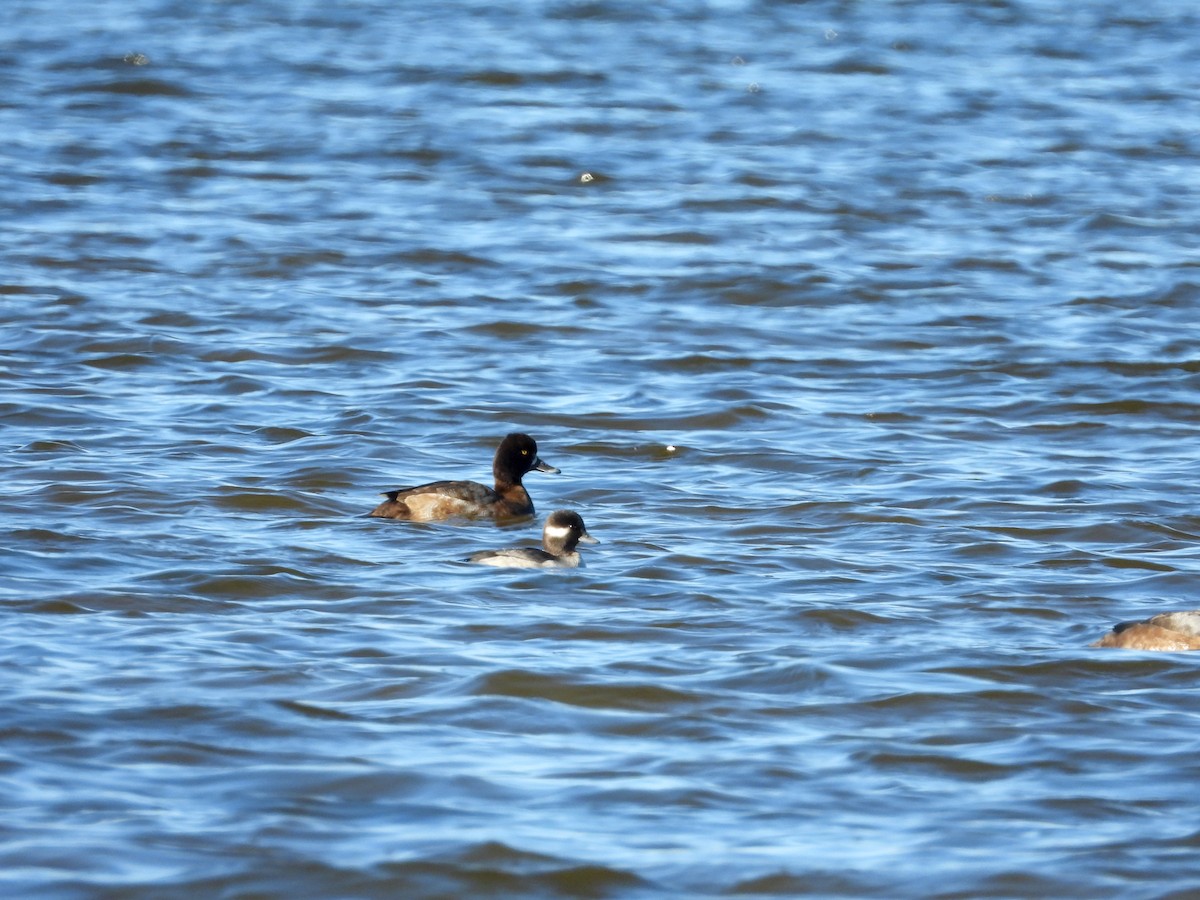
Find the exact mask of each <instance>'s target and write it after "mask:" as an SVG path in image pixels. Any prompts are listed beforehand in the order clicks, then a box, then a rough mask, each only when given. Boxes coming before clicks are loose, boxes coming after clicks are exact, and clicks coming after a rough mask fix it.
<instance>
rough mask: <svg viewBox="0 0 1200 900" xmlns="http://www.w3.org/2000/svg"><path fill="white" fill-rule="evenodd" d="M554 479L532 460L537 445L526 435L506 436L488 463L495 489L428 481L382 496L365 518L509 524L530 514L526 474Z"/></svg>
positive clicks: (538, 461)
mask: <svg viewBox="0 0 1200 900" xmlns="http://www.w3.org/2000/svg"><path fill="white" fill-rule="evenodd" d="M534 471H536V472H546V473H548V474H551V475H557V474H558V469H556V468H554V466H551V465H549V464H547V463H544V462H542V460H541V459H540V458H539V457H538V449H537V442H536V441H535V440H534V439H533V438H531V437H530V436H529V435H527V434H520V433H514V434H510V435H508V436H507V437H505V438H504V440H502V441H501V442H500V446H499V447H497V448H496V456H495V457H494V458H493V459H492V475H493V477H494V478H495V483H496V487H495V489H492V488H489V487H486V486H484V485H482V484H478V483H476V482H474V481H433V482H430V483H429V484H422V485H418V486H416V487H405V488H397V489H396V490H394V491H385V492H384V496H385V497H387V499H386V500H384V501H383V502H382V503H380V504H379V505H378V506H377V507H375V509H374V510H372V512H371V513H370V515H372V516H374V517H375V518H379V519H407V520H409V521H412V522H432V521H437V520H440V519H451V518H455V517H463V518H469V519H479V518H494V519H513V518H522V517H525V516H532V515H533V501H532V500H530V499H529V492H528V491H526V490H525V486H524V485H523V484H521V479H522V478H523V477H524V476H525V475H526V474H527V473H529V472H534Z"/></svg>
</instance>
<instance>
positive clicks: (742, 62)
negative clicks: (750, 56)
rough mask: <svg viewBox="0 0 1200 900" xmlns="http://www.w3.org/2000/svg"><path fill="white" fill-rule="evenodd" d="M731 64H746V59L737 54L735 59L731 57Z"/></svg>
mask: <svg viewBox="0 0 1200 900" xmlns="http://www.w3.org/2000/svg"><path fill="white" fill-rule="evenodd" d="M729 64H730V65H732V66H744V65H745V64H746V61H745V60H744V59H742V58H741V57H740V56H735V57H734V58H733V59H731V60H730V61H729Z"/></svg>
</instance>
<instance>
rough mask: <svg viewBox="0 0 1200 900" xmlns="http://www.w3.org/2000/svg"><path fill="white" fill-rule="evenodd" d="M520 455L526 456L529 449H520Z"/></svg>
mask: <svg viewBox="0 0 1200 900" xmlns="http://www.w3.org/2000/svg"><path fill="white" fill-rule="evenodd" d="M521 455H522V456H528V455H529V451H528V450H522V451H521Z"/></svg>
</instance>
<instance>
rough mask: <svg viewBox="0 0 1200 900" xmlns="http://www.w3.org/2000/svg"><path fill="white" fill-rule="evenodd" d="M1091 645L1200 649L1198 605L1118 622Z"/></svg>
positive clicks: (1137, 648) (1143, 648)
mask: <svg viewBox="0 0 1200 900" xmlns="http://www.w3.org/2000/svg"><path fill="white" fill-rule="evenodd" d="M1091 646H1092V647H1120V648H1123V649H1125V650H1200V609H1190V610H1184V611H1181V612H1168V613H1159V614H1158V615H1157V616H1151V617H1150V618H1149V619H1144V620H1143V621H1141V622H1121V623H1120V624H1118V625H1114V626H1113V630H1112V631H1110V632H1109V633H1108V634H1106V635H1104V637H1102V638H1100V640H1098V641H1096V642H1095V643H1093V644H1091Z"/></svg>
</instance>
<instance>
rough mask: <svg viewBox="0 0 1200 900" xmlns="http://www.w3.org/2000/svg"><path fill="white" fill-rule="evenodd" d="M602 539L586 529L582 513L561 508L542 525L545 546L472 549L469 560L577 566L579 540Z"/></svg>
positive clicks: (522, 566)
mask: <svg viewBox="0 0 1200 900" xmlns="http://www.w3.org/2000/svg"><path fill="white" fill-rule="evenodd" d="M598 543H600V542H599V541H598V540H596V539H595V538H594V537H592V536H591V535H590V534H588V532H587V527H586V526H585V525H584V524H583V518H582V517H581V516H580V515H579V513H574V512H571V511H570V510H566V509H560V510H556V511H555V512H552V513H550V515H549V516H548V517H547V518H546V525H545V527H544V528H543V529H542V548H541V549H539V548H537V547H511V548H509V549H507V550H483V551H481V552H479V553H473V554H471V556H470V562H473V563H481V564H482V565H485V566H506V567H508V568H512V569H577V568H579V566H581V565H583V559H582V558H581V557H580V556H579V551H578V550H576V549H575V547H576V545H577V544H598Z"/></svg>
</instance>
